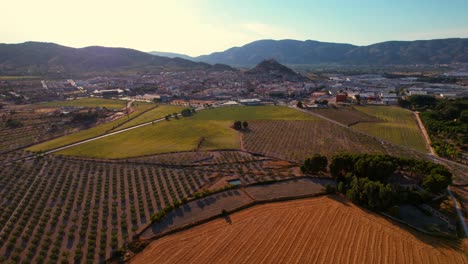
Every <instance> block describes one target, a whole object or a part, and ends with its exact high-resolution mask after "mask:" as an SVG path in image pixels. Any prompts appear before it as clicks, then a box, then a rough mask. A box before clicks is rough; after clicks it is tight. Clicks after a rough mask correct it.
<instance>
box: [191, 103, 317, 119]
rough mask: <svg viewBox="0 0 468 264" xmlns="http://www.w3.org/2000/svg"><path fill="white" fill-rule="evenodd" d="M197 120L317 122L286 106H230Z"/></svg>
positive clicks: (196, 117)
mask: <svg viewBox="0 0 468 264" xmlns="http://www.w3.org/2000/svg"><path fill="white" fill-rule="evenodd" d="M191 118H192V119H195V120H231V121H233V120H241V121H244V120H247V121H249V120H317V118H316V117H314V116H313V115H309V114H306V113H303V112H300V111H297V110H295V109H291V108H289V107H285V106H273V105H269V106H230V107H219V108H214V109H209V110H204V111H200V112H198V113H197V114H196V115H194V116H193V117H191Z"/></svg>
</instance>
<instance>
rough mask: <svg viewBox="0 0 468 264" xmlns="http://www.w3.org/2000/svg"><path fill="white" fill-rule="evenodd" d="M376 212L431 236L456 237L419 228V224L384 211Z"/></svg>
mask: <svg viewBox="0 0 468 264" xmlns="http://www.w3.org/2000/svg"><path fill="white" fill-rule="evenodd" d="M376 213H378V214H380V215H383V216H385V217H388V218H390V219H392V220H394V221H397V222H398V223H400V224H402V225H405V226H408V227H410V228H413V229H415V230H417V231H419V232H422V233H424V234H426V235H429V236H435V237H442V238H449V239H453V238H455V237H452V236H448V235H443V234H442V233H433V232H429V231H426V230H424V229H421V228H419V227H417V226H414V225H412V224H410V223H408V222H406V221H403V220H401V219H398V218H396V217H394V216H391V215H389V214H387V213H384V212H376Z"/></svg>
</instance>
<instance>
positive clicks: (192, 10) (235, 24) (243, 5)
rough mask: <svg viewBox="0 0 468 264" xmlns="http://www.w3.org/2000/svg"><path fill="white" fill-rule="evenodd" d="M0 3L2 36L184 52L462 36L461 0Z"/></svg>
mask: <svg viewBox="0 0 468 264" xmlns="http://www.w3.org/2000/svg"><path fill="white" fill-rule="evenodd" d="M2 7H3V10H5V11H6V12H4V13H3V14H2V16H0V42H2V43H21V42H25V41H30V40H36V41H40V42H52V43H60V44H61V45H65V46H69V47H87V46H92V45H100V46H106V47H126V48H132V49H136V50H140V51H146V52H147V51H164V52H174V53H180V54H187V55H190V56H199V55H205V54H210V53H212V52H216V51H223V50H226V49H228V48H231V47H239V46H242V45H244V44H246V43H250V42H252V41H255V40H259V39H275V40H278V39H296V40H308V39H314V40H320V41H323V42H333V43H352V44H353V45H358V46H366V45H369V44H374V43H380V42H385V41H387V40H401V41H410V40H426V39H445V38H456V37H468V20H467V19H466V14H467V13H468V1H466V0H451V1H450V4H446V3H443V2H441V1H439V0H412V1H406V0H394V1H391V2H389V1H384V0H361V1H359V2H355V1H343V0H289V1H280V0H258V1H250V0H237V1H229V0H218V1H210V0H178V1H165V0H134V1H131V2H130V3H129V2H126V1H119V0H117V1H115V0H114V1H111V0H101V1H93V0H83V1H80V2H79V3H76V4H73V5H70V4H69V3H67V1H62V0H43V1H31V0H17V1H7V2H5V3H3V5H2Z"/></svg>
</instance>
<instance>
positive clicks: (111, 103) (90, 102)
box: [39, 98, 127, 109]
mask: <svg viewBox="0 0 468 264" xmlns="http://www.w3.org/2000/svg"><path fill="white" fill-rule="evenodd" d="M125 105H127V101H124V100H112V99H104V98H83V99H76V100H67V101H54V102H47V103H41V104H39V106H45V107H63V106H75V107H98V106H100V107H105V108H108V109H122V108H124V107H125Z"/></svg>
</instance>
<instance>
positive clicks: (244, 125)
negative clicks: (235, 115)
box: [242, 121, 249, 129]
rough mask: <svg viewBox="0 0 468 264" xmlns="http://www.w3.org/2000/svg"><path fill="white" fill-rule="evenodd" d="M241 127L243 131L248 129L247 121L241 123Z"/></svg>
mask: <svg viewBox="0 0 468 264" xmlns="http://www.w3.org/2000/svg"><path fill="white" fill-rule="evenodd" d="M242 127H243V128H244V129H247V128H248V127H249V123H247V121H244V122H243V123H242Z"/></svg>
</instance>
